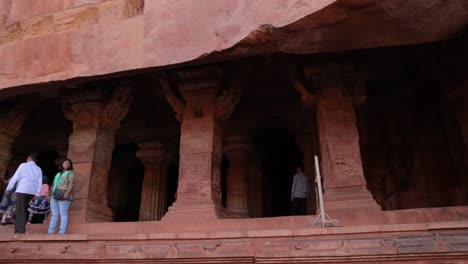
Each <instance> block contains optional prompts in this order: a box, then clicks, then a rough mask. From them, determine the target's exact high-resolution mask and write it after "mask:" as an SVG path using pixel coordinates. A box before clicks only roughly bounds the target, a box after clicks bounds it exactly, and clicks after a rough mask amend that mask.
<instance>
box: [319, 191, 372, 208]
mask: <svg viewBox="0 0 468 264" xmlns="http://www.w3.org/2000/svg"><path fill="white" fill-rule="evenodd" d="M323 200H324V206H325V211H326V212H355V211H356V210H359V211H367V210H371V211H380V210H381V208H380V206H379V205H378V204H377V202H376V201H375V200H374V198H373V197H372V194H371V193H370V192H369V191H368V190H367V189H366V187H364V186H357V187H344V188H330V189H326V190H325V192H324V194H323Z"/></svg>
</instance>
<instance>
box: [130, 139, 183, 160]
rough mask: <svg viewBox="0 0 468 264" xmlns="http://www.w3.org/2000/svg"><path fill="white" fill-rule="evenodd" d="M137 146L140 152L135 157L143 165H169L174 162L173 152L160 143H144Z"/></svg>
mask: <svg viewBox="0 0 468 264" xmlns="http://www.w3.org/2000/svg"><path fill="white" fill-rule="evenodd" d="M138 146H139V147H140V150H139V151H138V152H137V154H136V155H137V157H138V158H139V159H141V160H142V161H143V163H145V164H162V163H170V162H173V161H174V160H175V155H174V151H172V150H171V149H170V148H169V147H168V146H166V145H164V144H162V143H160V142H145V143H140V144H138Z"/></svg>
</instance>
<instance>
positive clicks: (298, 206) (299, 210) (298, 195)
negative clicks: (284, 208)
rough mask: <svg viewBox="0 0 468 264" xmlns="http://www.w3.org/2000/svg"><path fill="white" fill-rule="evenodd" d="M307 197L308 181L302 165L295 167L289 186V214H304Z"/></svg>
mask: <svg viewBox="0 0 468 264" xmlns="http://www.w3.org/2000/svg"><path fill="white" fill-rule="evenodd" d="M307 197H309V181H308V179H307V177H306V176H305V175H304V172H303V170H302V167H297V168H296V174H295V175H294V179H293V184H292V188H291V202H292V208H291V215H306V209H307Z"/></svg>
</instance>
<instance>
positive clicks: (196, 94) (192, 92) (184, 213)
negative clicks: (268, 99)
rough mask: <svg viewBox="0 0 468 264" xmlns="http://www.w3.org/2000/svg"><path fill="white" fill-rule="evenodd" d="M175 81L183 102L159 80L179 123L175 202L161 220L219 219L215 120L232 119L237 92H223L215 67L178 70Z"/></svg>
mask: <svg viewBox="0 0 468 264" xmlns="http://www.w3.org/2000/svg"><path fill="white" fill-rule="evenodd" d="M179 79H180V82H179V85H178V88H179V92H180V94H181V95H182V97H183V99H184V102H183V101H182V100H181V99H180V98H178V97H177V96H176V95H175V93H174V92H173V90H172V89H171V87H170V85H169V84H168V81H167V80H165V79H161V83H162V85H163V89H164V91H165V92H166V96H167V98H168V101H169V103H170V104H171V105H172V106H173V108H174V110H175V111H176V112H177V117H178V118H179V119H180V120H181V121H182V126H181V138H180V151H179V153H180V165H179V185H178V190H177V201H176V202H175V203H174V204H173V206H171V207H170V208H169V212H168V213H167V214H166V215H165V216H164V218H163V220H166V219H178V220H184V219H185V220H190V221H193V220H209V219H217V218H220V217H223V216H224V209H223V207H222V205H221V188H220V174H221V172H220V167H221V154H222V130H221V128H220V126H219V124H218V120H220V119H224V118H227V117H229V116H230V114H231V113H232V111H233V109H234V107H235V105H236V104H237V102H238V100H239V95H240V93H239V92H238V91H239V90H237V89H236V90H234V89H224V90H222V89H221V88H222V86H221V71H220V69H219V68H215V67H207V68H201V69H193V70H187V71H182V72H180V73H179ZM220 90H222V91H221V92H220Z"/></svg>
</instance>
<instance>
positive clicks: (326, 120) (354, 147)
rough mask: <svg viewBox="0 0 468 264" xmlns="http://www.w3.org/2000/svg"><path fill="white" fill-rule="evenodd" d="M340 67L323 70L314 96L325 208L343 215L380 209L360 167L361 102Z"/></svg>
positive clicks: (329, 67) (335, 65)
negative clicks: (358, 118) (358, 105)
mask: <svg viewBox="0 0 468 264" xmlns="http://www.w3.org/2000/svg"><path fill="white" fill-rule="evenodd" d="M343 68H344V65H337V64H335V63H327V64H325V65H324V66H323V67H322V69H321V76H320V78H321V87H320V88H321V92H322V95H321V96H318V97H317V123H318V130H319V137H320V150H321V169H322V173H323V174H322V175H323V178H324V180H323V181H324V183H323V184H324V189H325V190H324V202H325V208H326V209H327V211H342V212H346V211H350V212H356V210H380V207H379V206H378V205H377V203H376V202H375V201H374V200H373V198H372V195H371V194H370V192H369V191H368V190H367V188H366V180H365V178H364V172H363V167H362V160H361V153H360V147H359V134H358V130H357V126H356V114H355V109H354V107H355V103H356V101H358V102H362V100H356V98H354V97H353V95H354V92H353V91H352V90H353V89H354V87H350V84H349V83H347V82H346V81H347V80H346V76H345V72H344V69H343ZM306 74H307V72H306ZM351 85H352V86H354V85H355V83H353V84H351ZM358 99H362V97H359V98H358Z"/></svg>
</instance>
